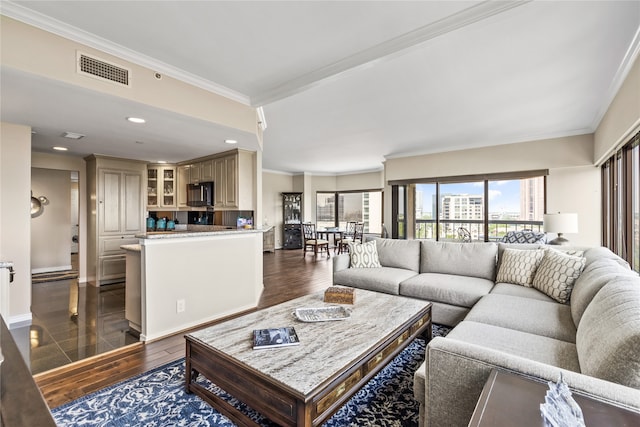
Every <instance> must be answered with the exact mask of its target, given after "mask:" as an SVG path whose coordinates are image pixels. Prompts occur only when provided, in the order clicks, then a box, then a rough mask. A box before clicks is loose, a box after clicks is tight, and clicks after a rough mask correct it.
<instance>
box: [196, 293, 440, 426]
mask: <svg viewBox="0 0 640 427" xmlns="http://www.w3.org/2000/svg"><path fill="white" fill-rule="evenodd" d="M328 305H335V304H327V303H324V302H323V293H322V292H320V293H316V294H312V295H308V296H305V297H302V298H298V299H295V300H292V301H288V302H285V303H283V304H279V305H276V306H273V307H270V308H266V309H263V310H259V311H256V312H253V313H250V314H247V315H244V316H241V317H238V318H235V319H232V320H229V321H226V322H223V323H220V324H218V325H215V326H211V327H208V328H205V329H202V330H199V331H196V332H193V333H190V334H188V335H186V336H185V339H186V368H185V370H186V372H185V384H186V391H187V393H195V394H197V395H198V396H200V397H201V398H202V399H204V400H205V401H207V402H208V403H209V404H210V405H212V406H213V407H214V408H216V409H217V410H218V411H220V413H222V414H224V415H225V416H227V417H228V418H229V419H231V420H232V421H233V422H234V423H236V424H238V425H239V426H255V425H256V423H255V422H254V421H253V420H251V419H250V418H249V417H247V416H246V415H245V414H243V413H242V412H240V411H239V410H237V409H236V408H234V407H233V406H232V405H230V404H229V403H228V402H226V401H225V400H223V399H221V398H220V397H219V396H217V395H215V394H214V393H212V392H211V391H209V390H207V389H206V388H205V387H203V386H202V385H200V384H198V383H196V378H197V376H198V375H203V376H204V377H206V378H207V379H209V380H210V381H211V382H213V383H214V384H215V385H217V386H218V387H220V388H221V389H223V390H225V391H226V392H227V393H229V394H230V395H232V396H234V397H235V398H237V399H238V400H240V401H242V402H244V403H245V404H247V405H248V406H249V407H251V408H252V409H254V410H256V411H257V412H259V413H260V414H262V415H264V416H265V417H267V418H269V419H270V420H271V421H273V422H276V423H278V424H279V425H283V426H317V425H320V424H321V423H322V422H324V421H325V420H326V419H328V418H329V417H330V416H331V415H332V414H333V413H334V412H335V411H337V410H338V409H339V408H340V406H342V405H343V404H344V403H346V402H347V401H348V400H349V398H350V397H351V396H353V395H354V394H355V393H356V392H357V391H358V390H359V389H360V388H361V387H362V386H364V385H365V384H366V383H367V382H368V381H369V380H370V379H371V378H373V376H374V375H375V374H376V373H378V372H379V371H380V370H381V369H382V368H383V367H384V366H385V365H387V364H388V363H389V362H390V361H391V360H392V359H393V358H394V357H395V356H396V355H397V354H398V353H400V352H401V351H402V350H403V349H404V348H405V347H406V346H407V345H408V344H409V343H410V342H411V341H412V340H413V339H414V338H416V337H417V336H419V335H421V334H424V335H425V337H426V339H431V303H429V302H426V301H421V300H415V299H410V298H405V297H400V296H395V295H387V294H382V293H378V292H370V291H366V290H362V289H357V290H356V301H355V304H354V305H353V306H351V305H345V307H348V308H349V309H350V310H351V315H350V317H349V318H347V319H345V320H339V321H329V322H315V323H306V322H302V321H299V320H297V319H296V318H295V317H294V316H293V312H294V311H295V309H296V308H308V307H324V306H328ZM281 326H294V327H295V329H296V332H297V333H298V337H299V338H300V345H298V346H293V347H283V348H271V349H264V350H253V349H252V333H253V330H254V329H266V328H274V327H281Z"/></svg>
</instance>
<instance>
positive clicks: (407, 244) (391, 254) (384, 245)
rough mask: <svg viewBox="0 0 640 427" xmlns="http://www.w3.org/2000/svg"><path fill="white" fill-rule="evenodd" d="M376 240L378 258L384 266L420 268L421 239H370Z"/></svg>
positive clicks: (408, 268) (409, 268)
mask: <svg viewBox="0 0 640 427" xmlns="http://www.w3.org/2000/svg"><path fill="white" fill-rule="evenodd" d="M370 240H371V241H375V242H376V246H377V249H378V259H379V260H380V264H381V265H382V266H383V267H394V268H406V269H407V270H413V271H415V272H416V273H417V272H418V271H419V270H420V241H418V240H404V239H381V238H379V237H374V238H372V239H370Z"/></svg>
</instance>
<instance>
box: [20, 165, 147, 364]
mask: <svg viewBox="0 0 640 427" xmlns="http://www.w3.org/2000/svg"><path fill="white" fill-rule="evenodd" d="M80 176H84V175H83V174H80V173H79V171H77V170H59V169H48V168H38V167H33V168H32V169H31V187H32V195H33V197H35V198H36V199H37V200H38V201H40V204H41V206H40V208H39V209H38V210H37V212H35V215H32V218H31V270H32V285H31V314H32V323H31V325H29V326H25V327H22V328H17V329H13V330H12V334H13V335H14V337H15V338H16V341H17V342H18V343H19V346H20V348H21V351H22V352H23V356H24V359H25V361H26V362H27V364H28V365H29V367H30V369H31V372H32V374H37V373H41V372H44V371H47V370H50V369H54V368H57V367H60V366H64V365H67V364H69V363H72V362H75V361H78V360H81V359H85V358H87V357H91V356H94V355H96V354H100V353H104V352H107V351H111V350H114V349H116V348H120V347H123V346H125V345H129V344H132V343H134V342H137V339H136V338H135V337H133V336H131V335H130V334H129V333H128V330H129V328H128V322H127V321H126V320H125V318H124V302H125V295H124V292H125V289H124V283H115V284H113V285H110V286H102V287H95V286H91V285H89V286H87V285H86V283H83V282H85V281H83V280H82V274H80V272H81V271H82V270H83V269H82V268H81V264H82V263H83V262H84V260H86V254H84V253H83V251H86V247H85V246H84V245H83V244H81V242H82V241H83V239H82V237H86V236H82V231H81V230H82V229H84V228H85V227H81V226H80V224H81V222H82V221H83V220H82V219H81V218H83V212H82V205H83V203H82V201H83V200H84V197H82V191H83V190H82V189H83V188H84V186H82V185H80V184H81V182H80ZM84 215H86V213H85V214H84ZM84 218H86V216H84ZM84 241H85V242H86V238H85V239H84ZM84 270H85V271H86V269H84Z"/></svg>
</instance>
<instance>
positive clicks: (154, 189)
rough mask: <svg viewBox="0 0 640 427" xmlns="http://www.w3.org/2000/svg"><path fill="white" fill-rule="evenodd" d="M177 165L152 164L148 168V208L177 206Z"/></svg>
mask: <svg viewBox="0 0 640 427" xmlns="http://www.w3.org/2000/svg"><path fill="white" fill-rule="evenodd" d="M176 206H177V204H176V168H175V166H158V165H150V166H149V167H148V169H147V208H175V207H176Z"/></svg>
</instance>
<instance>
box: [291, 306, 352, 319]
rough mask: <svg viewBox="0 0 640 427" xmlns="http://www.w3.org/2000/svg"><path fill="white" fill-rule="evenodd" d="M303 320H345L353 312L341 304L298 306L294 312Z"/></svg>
mask: <svg viewBox="0 0 640 427" xmlns="http://www.w3.org/2000/svg"><path fill="white" fill-rule="evenodd" d="M293 315H294V316H296V318H297V319H298V320H300V321H302V322H328V321H332V320H344V319H348V318H349V317H350V316H351V312H350V311H349V310H348V309H347V308H345V307H340V306H329V307H313V308H297V309H296V311H295V312H294V313H293Z"/></svg>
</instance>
